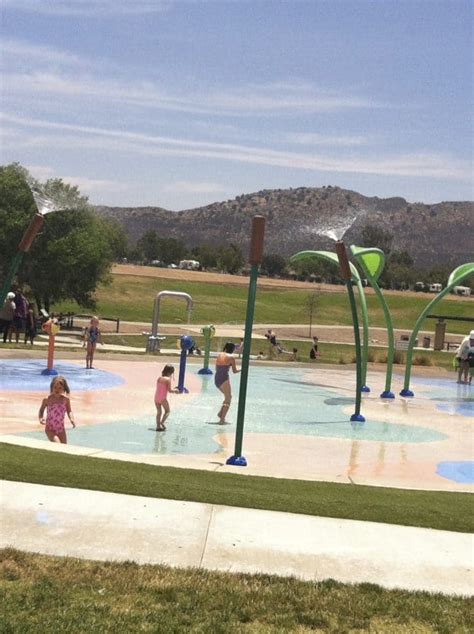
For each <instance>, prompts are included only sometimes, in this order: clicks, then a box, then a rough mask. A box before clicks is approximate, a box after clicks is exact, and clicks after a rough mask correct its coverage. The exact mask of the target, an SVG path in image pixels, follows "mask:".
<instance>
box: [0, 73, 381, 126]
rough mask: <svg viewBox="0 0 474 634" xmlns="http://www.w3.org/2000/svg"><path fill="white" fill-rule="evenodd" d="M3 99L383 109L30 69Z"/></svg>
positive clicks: (235, 108) (13, 77) (346, 98)
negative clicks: (179, 90)
mask: <svg viewBox="0 0 474 634" xmlns="http://www.w3.org/2000/svg"><path fill="white" fill-rule="evenodd" d="M3 86H4V88H3V90H4V94H9V95H11V96H14V95H19V96H21V97H22V98H23V99H25V98H27V99H31V100H32V99H34V98H36V97H37V96H38V95H42V96H44V95H55V96H61V97H74V98H84V99H91V98H94V99H100V100H101V101H102V102H104V103H106V104H112V103H113V104H114V107H116V104H117V102H119V103H122V104H129V105H134V106H139V107H143V108H157V109H164V110H170V111H175V112H192V113H201V114H209V113H211V114H219V115H237V116H246V115H256V114H259V113H262V114H297V113H314V112H332V111H338V110H349V109H360V108H362V109H367V108H376V107H381V106H380V104H376V103H375V102H373V101H371V100H370V99H366V98H363V97H354V96H351V95H325V94H319V93H317V92H316V91H314V90H312V89H310V88H308V87H303V88H302V86H301V84H299V83H297V84H295V85H294V87H293V89H292V90H291V89H290V87H289V86H287V87H286V89H284V88H283V87H281V86H280V85H274V84H269V85H268V86H265V85H264V86H252V85H250V86H245V87H242V88H240V89H238V90H237V89H234V88H228V89H222V90H220V91H214V92H209V91H199V90H198V91H195V92H192V91H188V92H186V94H185V95H182V94H173V93H172V92H170V91H169V88H165V87H164V86H158V85H156V84H155V83H153V82H151V81H149V80H138V81H137V80H130V81H124V80H114V79H104V78H103V77H102V78H98V77H94V76H93V75H84V74H82V75H79V74H77V73H75V74H74V75H71V74H70V73H68V74H67V75H64V74H60V73H58V72H54V71H49V72H48V71H44V70H38V69H29V70H28V71H27V72H25V71H22V72H15V71H12V72H6V73H4V79H3Z"/></svg>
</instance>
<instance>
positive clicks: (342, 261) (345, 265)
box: [336, 240, 365, 423]
mask: <svg viewBox="0 0 474 634" xmlns="http://www.w3.org/2000/svg"><path fill="white" fill-rule="evenodd" d="M336 253H337V257H338V260H339V267H340V269H341V275H342V278H343V279H344V280H345V282H346V287H347V292H348V294H349V303H350V306H351V312H352V323H353V326H354V343H355V349H356V399H355V412H354V414H352V416H351V422H359V423H363V422H365V418H364V417H363V416H362V414H361V413H360V405H361V401H362V394H361V388H362V360H361V346H360V332H359V317H358V315H357V305H356V301H355V297H354V290H353V288H352V273H351V269H350V266H349V260H348V258H347V253H346V247H345V245H344V242H343V241H342V240H338V241H337V242H336Z"/></svg>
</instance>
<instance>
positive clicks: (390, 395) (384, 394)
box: [380, 390, 395, 398]
mask: <svg viewBox="0 0 474 634" xmlns="http://www.w3.org/2000/svg"><path fill="white" fill-rule="evenodd" d="M380 398H395V394H394V393H393V392H390V390H385V392H382V394H381V395H380Z"/></svg>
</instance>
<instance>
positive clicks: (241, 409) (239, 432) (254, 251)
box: [226, 216, 265, 467]
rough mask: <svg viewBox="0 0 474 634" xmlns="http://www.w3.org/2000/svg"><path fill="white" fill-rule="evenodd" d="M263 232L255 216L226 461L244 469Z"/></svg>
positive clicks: (263, 229)
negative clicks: (230, 447)
mask: <svg viewBox="0 0 474 634" xmlns="http://www.w3.org/2000/svg"><path fill="white" fill-rule="evenodd" d="M264 231H265V218H264V217H263V216H255V217H254V218H253V221H252V238H251V243H250V258H249V261H250V264H251V268H250V281H249V292H248V299H247V315H246V318H245V334H244V347H243V352H242V364H241V375H240V389H239V406H238V409H237V429H236V432H235V449H234V455H233V456H231V457H230V458H228V459H227V461H226V464H230V465H236V466H239V467H246V466H247V460H246V459H245V458H244V456H242V443H243V436H244V419H245V404H246V399H247V381H248V372H249V360H250V348H251V344H252V327H253V316H254V311H255V296H256V293H257V278H258V265H259V264H260V262H261V261H262V253H263V237H264Z"/></svg>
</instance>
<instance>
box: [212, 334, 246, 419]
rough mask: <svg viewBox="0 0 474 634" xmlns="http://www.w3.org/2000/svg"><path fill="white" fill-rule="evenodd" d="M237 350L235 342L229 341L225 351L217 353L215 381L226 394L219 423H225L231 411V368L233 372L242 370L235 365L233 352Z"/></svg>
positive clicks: (219, 414) (219, 413) (220, 411)
mask: <svg viewBox="0 0 474 634" xmlns="http://www.w3.org/2000/svg"><path fill="white" fill-rule="evenodd" d="M234 350H235V344H234V343H231V342H228V343H226V344H225V346H224V349H223V352H221V353H219V354H218V355H217V359H216V373H215V375H214V383H215V385H216V387H217V389H219V390H220V391H221V392H222V394H223V395H224V402H223V403H222V407H221V408H220V410H219V412H218V413H217V416H218V418H219V424H220V425H225V422H226V420H225V417H226V414H227V412H228V411H229V407H230V403H231V401H232V391H231V388H230V380H229V370H230V369H231V368H232V372H233V373H234V374H237V372H240V370H237V367H236V365H235V358H234V356H233V352H234Z"/></svg>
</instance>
